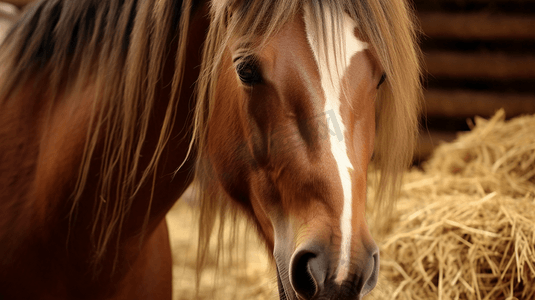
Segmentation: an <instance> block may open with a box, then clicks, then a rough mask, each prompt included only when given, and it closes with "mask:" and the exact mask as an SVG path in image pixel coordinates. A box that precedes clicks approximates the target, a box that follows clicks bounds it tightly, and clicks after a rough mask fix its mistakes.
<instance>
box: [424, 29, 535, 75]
mask: <svg viewBox="0 0 535 300" xmlns="http://www.w3.org/2000/svg"><path fill="white" fill-rule="evenodd" d="M534 31H535V29H534ZM424 59H425V68H426V69H427V71H428V72H429V73H430V74H431V76H434V77H441V76H442V77H453V78H455V77H457V78H459V77H460V78H482V79H484V78H486V79H535V56H530V55H507V54H505V53H462V52H442V51H433V52H428V53H425V54H424Z"/></svg>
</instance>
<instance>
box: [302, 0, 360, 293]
mask: <svg viewBox="0 0 535 300" xmlns="http://www.w3.org/2000/svg"><path fill="white" fill-rule="evenodd" d="M325 19H326V22H327V24H325V25H326V27H325V35H323V34H322V33H321V32H317V29H316V26H315V24H314V23H313V22H314V21H313V18H312V17H311V11H310V7H308V6H307V7H305V24H306V31H307V38H308V42H309V43H310V46H311V47H312V51H313V53H314V57H315V58H316V62H317V64H318V68H319V73H320V79H321V86H322V88H323V93H324V95H325V108H324V112H325V113H326V114H328V115H330V117H331V120H327V122H328V124H329V131H330V134H329V137H330V144H331V152H332V154H333V156H334V159H335V160H336V164H337V167H338V173H339V175H340V180H341V182H342V188H343V193H344V205H343V209H342V215H341V217H340V229H341V234H342V243H341V249H340V261H339V262H338V269H337V275H336V281H337V282H339V283H341V282H342V281H343V280H344V279H345V278H346V277H347V275H348V272H349V262H350V255H351V230H352V228H351V215H352V203H351V202H352V193H351V172H352V170H353V165H352V164H351V161H350V160H349V157H348V152H347V146H346V143H345V133H346V131H347V130H346V128H345V126H344V123H343V120H342V117H341V112H340V107H341V105H340V96H341V82H342V78H343V77H344V74H345V72H346V69H347V67H348V66H349V64H350V61H351V58H352V57H353V55H355V54H356V53H357V52H359V51H363V50H364V49H366V48H367V44H366V43H364V42H362V41H360V40H358V39H357V37H356V36H355V28H356V23H355V21H354V20H352V19H351V18H350V17H349V15H347V14H346V15H344V20H343V24H342V25H343V26H342V31H343V32H342V34H343V37H344V41H343V43H342V41H338V38H337V37H335V36H333V32H332V28H331V21H332V14H331V13H330V11H329V10H328V9H326V10H325ZM334 41H336V42H338V43H342V45H340V46H339V47H340V48H341V49H340V50H341V53H339V55H336V53H335V52H336V51H335V48H334V46H333V42H334ZM325 42H326V43H325ZM325 45H326V47H325ZM337 126H338V127H339V128H337ZM338 132H340V133H341V136H340V135H339V134H333V133H338Z"/></svg>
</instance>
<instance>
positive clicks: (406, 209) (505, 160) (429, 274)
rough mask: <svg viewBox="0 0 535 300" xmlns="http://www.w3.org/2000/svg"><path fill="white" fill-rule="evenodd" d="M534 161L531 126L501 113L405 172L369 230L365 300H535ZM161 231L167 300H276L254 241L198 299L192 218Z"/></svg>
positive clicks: (182, 217)
mask: <svg viewBox="0 0 535 300" xmlns="http://www.w3.org/2000/svg"><path fill="white" fill-rule="evenodd" d="M534 161H535V117H521V118H516V119H513V120H511V121H508V122H505V121H504V114H503V112H498V114H497V115H496V116H495V117H494V118H492V119H491V120H483V119H480V118H476V120H475V125H474V128H473V130H472V131H471V132H469V133H465V134H462V135H460V136H459V137H458V139H457V140H456V141H455V142H453V143H450V144H443V145H441V146H440V147H439V148H438V149H437V150H436V151H435V153H434V156H433V157H432V158H431V160H430V161H429V162H428V163H427V164H426V165H425V166H424V171H423V172H422V171H419V170H412V171H411V172H408V173H407V174H406V179H405V183H404V185H403V187H402V195H401V199H400V200H399V203H398V206H397V210H396V213H394V215H393V216H394V217H392V219H391V220H389V222H387V223H385V224H388V226H386V227H379V228H378V226H375V225H374V224H373V223H372V224H370V228H372V230H373V231H374V232H376V234H375V237H376V240H378V243H379V245H380V248H381V273H380V280H379V284H378V287H377V288H376V289H375V290H374V291H373V292H372V294H371V295H370V296H369V297H368V298H370V299H426V300H427V299H507V300H512V299H535V248H534V245H535V201H534V195H535V178H534V176H533V175H534V173H535V168H534V164H535V162H534ZM370 177H371V178H370V184H371V185H373V183H374V180H373V176H370ZM369 190H370V192H371V191H372V190H373V189H372V188H370V189H369ZM369 196H370V198H373V195H369ZM168 222H169V225H170V231H171V238H172V241H171V242H172V247H173V253H174V256H175V262H174V264H175V265H174V276H175V285H174V289H175V290H174V291H175V296H174V299H180V300H182V299H184V300H186V299H188V300H189V299H248V300H249V299H259V300H260V299H262V300H264V299H278V298H277V294H276V292H277V286H276V281H275V273H274V270H273V267H272V266H271V262H270V261H269V259H268V258H267V254H266V252H265V249H264V247H263V246H262V245H261V243H259V242H258V240H257V239H255V238H254V237H250V238H249V239H248V240H245V239H242V240H239V241H235V243H236V245H238V247H240V248H241V249H242V253H244V254H243V256H241V257H246V260H239V259H238V260H234V262H232V263H227V262H224V263H223V264H222V265H221V268H220V273H216V270H215V262H216V258H215V257H213V258H212V266H211V267H209V268H208V270H207V271H206V272H205V274H204V277H203V280H202V283H201V287H200V291H199V295H198V297H196V296H195V284H194V282H195V281H194V279H195V249H196V248H195V247H196V246H195V238H196V227H195V225H194V223H193V219H192V213H191V208H189V207H188V206H187V205H186V204H185V203H184V202H179V203H178V206H177V207H176V208H175V209H174V210H173V211H171V213H170V214H169V215H168ZM377 232H383V233H384V232H386V234H385V235H380V236H377ZM242 233H243V231H242ZM240 234H241V233H240ZM218 274H219V275H218ZM215 278H218V279H219V280H218V281H214V279H215Z"/></svg>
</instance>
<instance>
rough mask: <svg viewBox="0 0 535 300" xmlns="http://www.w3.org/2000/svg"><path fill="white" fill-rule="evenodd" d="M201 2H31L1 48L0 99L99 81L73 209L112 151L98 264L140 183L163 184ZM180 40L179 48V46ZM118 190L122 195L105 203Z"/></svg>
mask: <svg viewBox="0 0 535 300" xmlns="http://www.w3.org/2000/svg"><path fill="white" fill-rule="evenodd" d="M198 2H200V1H198ZM195 5H196V4H194V3H193V1H192V0H187V1H183V3H182V5H180V2H179V1H174V0H158V1H156V0H154V1H138V0H125V1H92V0H81V1H77V3H76V4H73V3H70V1H65V0H49V1H41V2H38V3H36V4H35V5H33V6H31V7H30V9H29V10H28V11H27V12H26V13H25V14H24V15H23V16H22V18H21V19H20V20H19V21H18V22H17V23H16V24H15V26H14V28H13V29H12V30H11V32H10V33H9V35H8V36H7V37H6V39H5V41H4V42H3V44H2V45H1V47H0V53H1V54H0V55H1V56H0V66H3V70H2V72H3V74H4V76H3V79H4V81H3V82H2V83H1V85H0V103H2V102H4V101H6V100H7V99H8V98H10V97H15V96H17V94H18V93H19V92H20V91H21V89H23V88H24V87H25V86H26V85H28V84H32V83H33V84H34V86H46V87H47V91H46V92H47V95H50V99H54V101H57V99H58V97H59V95H72V94H74V95H76V94H80V95H81V94H82V93H83V92H85V89H86V88H87V86H93V90H92V91H94V92H93V93H92V95H93V99H92V101H93V106H92V108H91V115H90V124H89V126H88V128H89V130H88V133H87V137H86V141H85V145H84V151H83V156H82V161H81V166H80V169H79V172H78V177H77V183H76V188H75V190H74V192H73V194H72V210H71V217H72V218H73V219H74V216H75V215H76V208H77V205H78V203H79V201H80V199H81V198H82V195H83V193H84V190H85V188H86V183H87V181H88V176H90V168H95V166H94V162H93V163H92V161H93V160H94V159H95V150H96V147H97V144H100V145H102V147H103V149H104V150H103V152H102V153H103V157H102V158H100V159H101V165H100V171H99V181H98V189H97V193H96V195H97V198H98V199H95V206H94V211H93V213H94V217H95V221H94V223H93V228H92V239H93V241H94V247H95V254H94V262H95V264H96V263H98V262H99V260H100V259H101V258H102V257H103V256H104V254H105V252H106V249H107V247H108V246H110V244H112V243H117V245H118V244H119V240H120V234H121V229H122V225H123V222H124V220H125V217H126V216H127V214H128V212H129V209H130V207H131V205H132V201H133V199H134V196H135V195H136V193H137V192H138V190H139V189H140V187H141V186H142V185H143V184H149V185H150V184H152V185H153V186H154V181H155V173H156V166H157V165H158V163H159V161H160V156H161V154H162V151H163V149H164V147H165V145H166V144H167V142H168V140H169V138H170V134H171V128H172V126H173V123H174V120H175V115H176V105H177V103H178V100H179V99H178V98H179V95H180V90H181V82H182V77H183V70H184V65H185V59H186V41H187V32H188V25H189V22H190V14H191V13H192V11H193V6H195ZM177 40H178V43H177V45H178V47H177V48H176V49H170V47H169V46H170V45H172V42H173V41H175V42H176V41H177ZM174 52H176V59H175V60H171V61H175V66H174V68H175V71H174V78H173V83H172V92H171V97H170V99H169V103H168V105H167V109H166V112H165V119H164V120H163V121H162V126H161V129H160V132H159V138H158V144H157V146H156V150H155V151H154V152H153V153H152V156H151V157H150V162H149V163H148V165H147V166H146V167H145V168H144V169H142V168H141V167H140V166H139V165H140V157H141V155H140V153H141V151H142V148H143V146H144V143H145V140H146V138H147V134H148V130H147V128H148V126H149V122H151V121H152V122H154V120H151V115H152V114H153V110H154V107H155V102H156V101H157V100H158V99H157V98H156V94H157V91H158V89H159V85H158V84H159V83H160V80H161V77H162V73H163V68H164V65H165V63H166V61H167V60H168V57H169V54H170V53H174ZM8 74H9V76H8ZM187 100H189V99H187ZM97 168H98V166H97ZM139 174H142V175H141V176H140V175H139ZM114 183H120V184H114ZM110 198H114V199H117V201H114V204H113V205H106V204H105V203H106V202H107V199H110ZM149 201H150V203H152V199H150V200H149ZM149 207H150V204H149ZM149 214H150V211H148V212H147V214H146V217H145V221H144V226H147V222H148V216H149ZM73 222H74V221H73ZM116 255H117V254H116Z"/></svg>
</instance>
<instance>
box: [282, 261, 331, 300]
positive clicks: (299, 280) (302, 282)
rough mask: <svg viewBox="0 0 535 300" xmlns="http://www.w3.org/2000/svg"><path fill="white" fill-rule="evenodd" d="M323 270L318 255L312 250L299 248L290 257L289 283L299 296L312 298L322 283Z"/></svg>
mask: <svg viewBox="0 0 535 300" xmlns="http://www.w3.org/2000/svg"><path fill="white" fill-rule="evenodd" d="M325 272H326V270H324V268H323V264H322V263H321V258H320V257H318V256H317V255H316V254H315V253H313V252H309V251H305V250H301V251H299V252H297V253H295V254H294V256H293V258H292V262H291V264H290V283H291V284H292V287H293V289H294V291H295V292H296V293H297V294H298V295H299V296H300V297H301V298H303V299H306V300H308V299H312V297H314V295H316V293H318V291H319V289H320V288H321V286H322V285H323V281H324V279H325Z"/></svg>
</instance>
